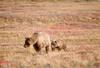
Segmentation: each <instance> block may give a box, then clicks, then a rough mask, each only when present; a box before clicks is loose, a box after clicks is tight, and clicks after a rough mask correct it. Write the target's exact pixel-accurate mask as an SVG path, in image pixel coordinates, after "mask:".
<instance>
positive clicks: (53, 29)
mask: <svg viewBox="0 0 100 68" xmlns="http://www.w3.org/2000/svg"><path fill="white" fill-rule="evenodd" d="M35 31H44V32H47V33H49V34H50V35H51V37H52V38H54V39H61V40H63V41H64V42H65V43H66V46H67V51H66V52H64V51H60V52H58V51H55V52H50V53H49V54H43V55H39V54H38V55H34V56H33V55H32V54H30V53H29V52H28V50H27V49H25V48H24V47H23V45H24V41H25V37H29V36H30V35H31V34H32V33H33V32H35ZM99 52H100V2H68V3H67V2H56V3H55V2H13V1H12V2H6V1H5V2H0V68H100V53H99Z"/></svg>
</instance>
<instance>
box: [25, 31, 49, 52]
mask: <svg viewBox="0 0 100 68" xmlns="http://www.w3.org/2000/svg"><path fill="white" fill-rule="evenodd" d="M24 47H25V48H27V47H30V50H31V51H32V50H33V48H34V49H35V51H36V52H41V51H46V53H48V51H49V50H51V40H50V36H49V35H48V34H47V33H44V32H35V33H33V35H32V36H31V37H29V38H26V40H25V44H24Z"/></svg>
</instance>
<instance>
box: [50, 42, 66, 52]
mask: <svg viewBox="0 0 100 68" xmlns="http://www.w3.org/2000/svg"><path fill="white" fill-rule="evenodd" d="M51 48H52V51H55V50H56V49H57V50H58V51H60V50H64V51H66V44H65V43H64V42H63V41H61V40H51Z"/></svg>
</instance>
